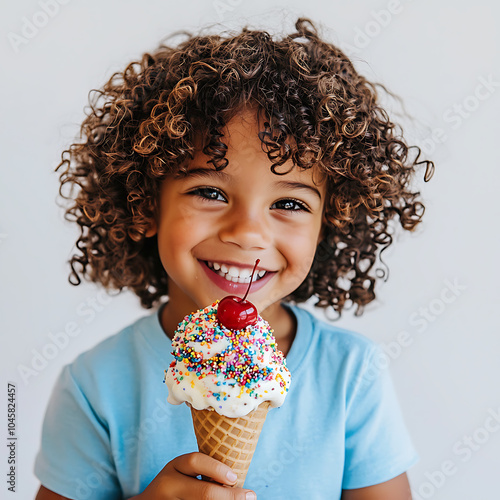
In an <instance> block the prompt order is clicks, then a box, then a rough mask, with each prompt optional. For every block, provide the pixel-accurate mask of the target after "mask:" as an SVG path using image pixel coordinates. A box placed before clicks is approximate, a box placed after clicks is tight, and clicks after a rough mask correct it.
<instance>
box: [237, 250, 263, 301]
mask: <svg viewBox="0 0 500 500" xmlns="http://www.w3.org/2000/svg"><path fill="white" fill-rule="evenodd" d="M259 262H260V259H257V260H256V261H255V265H254V266H253V271H252V275H251V276H250V283H248V288H247V292H246V293H245V296H244V297H243V298H242V299H241V302H243V301H244V300H245V299H246V298H247V295H248V292H249V291H250V287H251V286H252V281H253V274H254V273H255V269H256V268H257V266H258V265H259Z"/></svg>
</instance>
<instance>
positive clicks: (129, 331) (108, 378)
mask: <svg viewBox="0 0 500 500" xmlns="http://www.w3.org/2000/svg"><path fill="white" fill-rule="evenodd" d="M154 315H155V312H153V313H151V314H149V315H147V316H142V317H140V318H138V319H137V320H135V321H134V322H133V323H131V324H129V325H127V326H125V327H124V328H122V329H121V330H119V331H117V332H116V333H114V334H112V335H111V336H109V337H107V338H106V339H104V340H102V341H101V342H99V343H98V344H96V345H95V346H94V347H92V348H91V349H89V350H87V351H85V352H83V353H81V354H80V355H79V356H77V357H76V358H75V360H74V361H73V362H71V363H69V364H67V365H66V366H64V367H63V370H62V372H61V376H60V379H61V382H60V383H62V389H63V390H69V391H70V392H72V393H73V394H77V395H78V397H83V398H84V399H85V400H87V401H88V403H89V404H91V405H92V406H94V405H96V407H101V406H102V407H103V408H101V410H102V412H103V413H104V412H105V408H104V407H105V406H107V405H108V404H109V405H111V404H112V403H113V401H116V400H118V399H120V398H122V397H126V394H127V391H132V390H133V388H134V387H135V386H136V384H138V383H139V380H138V379H139V378H140V376H139V374H140V372H141V370H143V367H144V366H145V365H147V363H148V359H150V358H151V355H150V353H152V347H151V346H150V345H149V344H148V337H149V336H150V332H151V330H152V329H154V327H155V325H154V320H155V317H154ZM96 409H97V408H96Z"/></svg>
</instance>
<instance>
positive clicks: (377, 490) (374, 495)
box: [341, 473, 412, 500]
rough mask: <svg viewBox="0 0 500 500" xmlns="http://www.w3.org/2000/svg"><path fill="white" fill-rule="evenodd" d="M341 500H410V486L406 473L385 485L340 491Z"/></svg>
mask: <svg viewBox="0 0 500 500" xmlns="http://www.w3.org/2000/svg"><path fill="white" fill-rule="evenodd" d="M341 500H412V497H411V491H410V484H409V482H408V477H407V475H406V473H404V474H401V475H400V476H397V477H395V478H394V479H391V480H390V481H386V482H385V483H380V484H376V485H374V486H367V487H366V488H357V489H355V490H342V497H341Z"/></svg>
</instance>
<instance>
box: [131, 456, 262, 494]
mask: <svg viewBox="0 0 500 500" xmlns="http://www.w3.org/2000/svg"><path fill="white" fill-rule="evenodd" d="M199 475H202V476H205V477H209V478H211V479H213V480H214V481H216V482H209V481H203V480H200V479H197V478H196V476H199ZM235 483H236V474H235V473H234V472H233V471H232V470H231V469H230V468H229V467H228V466H227V465H224V464H223V463H222V462H219V461H218V460H215V458H211V457H209V456H208V455H204V454H203V453H198V452H196V453H188V454H187V455H181V456H180V457H177V458H174V459H173V460H172V461H170V462H169V463H168V464H167V465H165V467H164V468H163V469H162V470H161V472H160V473H159V474H158V475H157V476H156V477H155V478H154V479H153V481H151V483H150V485H149V486H148V487H147V488H146V489H145V490H144V491H143V492H142V493H141V494H140V495H137V496H135V497H133V499H130V500H257V495H256V494H255V493H254V492H253V491H251V490H244V489H242V488H229V487H228V486H231V485H233V484H235Z"/></svg>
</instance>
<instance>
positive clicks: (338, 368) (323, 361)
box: [290, 306, 381, 391]
mask: <svg viewBox="0 0 500 500" xmlns="http://www.w3.org/2000/svg"><path fill="white" fill-rule="evenodd" d="M290 307H291V308H292V311H293V312H294V314H295V315H296V317H297V339H298V344H300V345H301V347H302V349H303V351H304V353H303V354H302V353H301V357H302V361H301V368H304V369H307V370H310V371H314V372H315V373H316V375H317V376H324V374H325V373H329V374H330V375H331V379H332V386H334V387H335V390H339V389H340V386H342V387H344V390H346V391H351V390H353V389H354V387H355V386H356V385H357V383H358V382H359V381H360V380H361V379H362V378H363V379H364V378H367V374H370V373H371V372H372V371H373V367H374V365H377V363H378V360H379V356H380V353H381V347H380V345H379V344H378V343H377V342H375V341H374V340H372V339H370V338H368V337H367V336H365V335H363V334H361V333H359V332H356V331H353V330H350V329H347V328H342V327H340V326H337V325H335V324H332V323H329V322H327V321H325V320H322V319H320V318H319V317H318V314H317V313H314V314H313V313H312V312H311V311H309V310H307V309H305V308H304V307H299V306H290Z"/></svg>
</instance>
